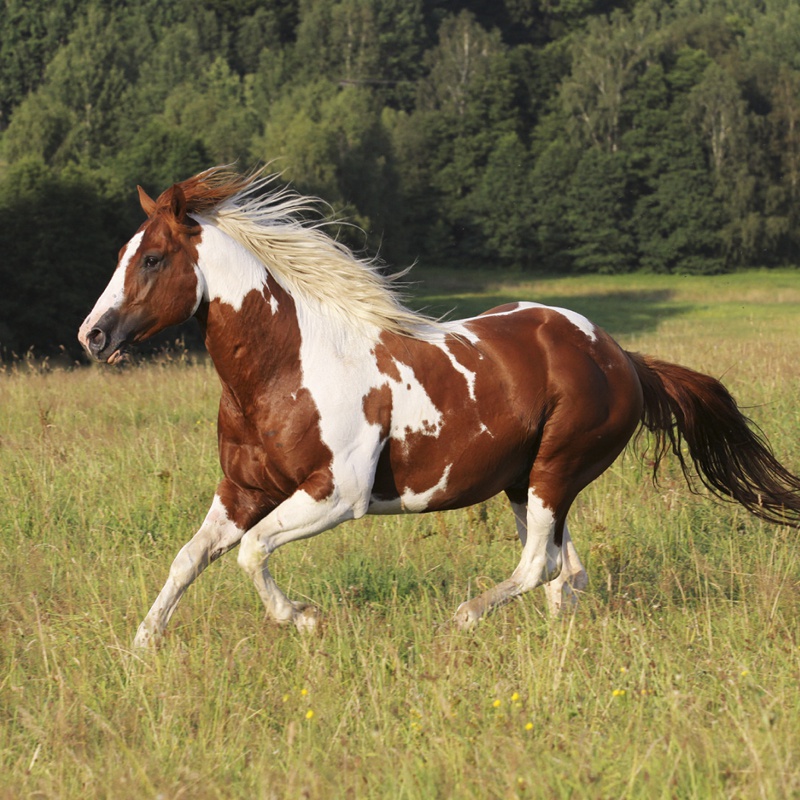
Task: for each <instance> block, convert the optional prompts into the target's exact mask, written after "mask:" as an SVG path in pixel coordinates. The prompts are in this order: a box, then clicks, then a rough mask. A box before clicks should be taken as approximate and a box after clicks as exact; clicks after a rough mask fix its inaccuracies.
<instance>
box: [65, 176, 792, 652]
mask: <svg viewBox="0 0 800 800" xmlns="http://www.w3.org/2000/svg"><path fill="white" fill-rule="evenodd" d="M271 181H272V179H271V178H269V177H265V176H264V175H263V174H261V173H255V174H252V175H249V176H240V175H237V174H235V173H233V172H231V171H230V170H228V169H226V168H222V167H217V168H213V169H211V170H207V171H206V172H203V173H200V174H199V175H197V176H195V177H193V178H190V179H188V180H186V181H183V182H182V183H178V184H176V185H174V186H172V187H171V188H169V189H167V190H166V191H165V192H164V193H163V194H162V195H161V196H160V197H159V198H158V200H155V201H154V200H152V199H151V198H150V197H148V196H147V194H146V193H145V192H144V191H143V190H142V189H141V188H140V189H139V197H140V202H141V205H142V208H143V210H144V212H145V214H146V215H147V219H146V221H145V222H144V223H143V224H142V226H141V227H140V228H139V230H138V232H137V233H136V234H135V235H134V237H133V238H132V239H131V240H130V241H129V242H128V243H127V244H126V245H125V247H123V248H122V250H121V252H120V256H119V264H118V266H117V269H116V271H115V272H114V274H113V276H112V278H111V281H110V283H109V284H108V287H107V288H106V289H105V291H104V292H103V294H102V295H101V296H100V298H99V300H98V301H97V303H96V305H95V307H94V309H93V310H92V312H91V313H90V314H89V316H88V317H87V318H86V320H85V322H84V323H83V325H82V326H81V329H80V333H79V340H80V342H81V343H82V344H83V346H84V347H85V348H86V350H87V351H88V353H89V354H90V355H91V356H92V357H94V358H95V359H97V360H99V361H107V362H108V363H112V364H113V363H115V362H116V361H118V360H119V359H120V358H121V357H122V354H123V353H124V351H125V348H126V347H127V346H128V345H129V344H130V343H133V342H139V341H142V340H144V339H147V338H148V337H150V336H152V335H153V334H155V333H157V332H158V331H160V330H162V329H164V328H166V327H167V326H169V325H175V324H177V323H180V322H183V321H184V320H187V319H189V318H190V317H192V316H195V317H196V318H197V319H198V320H199V322H200V325H201V326H202V328H203V331H204V335H205V344H206V347H207V348H208V352H209V353H210V355H211V358H212V359H213V362H214V365H215V367H216V369H217V372H218V373H219V377H220V380H221V383H222V397H221V400H220V407H219V419H218V438H219V454H220V461H221V464H222V471H223V474H224V477H223V478H222V480H221V482H220V483H219V485H218V487H217V491H216V494H215V496H214V500H213V503H212V504H211V508H210V510H209V512H208V514H207V516H206V518H205V521H204V522H203V524H202V526H201V527H200V529H199V530H198V532H197V533H196V534H195V535H194V537H193V538H192V539H191V540H190V541H189V542H188V543H187V544H186V545H184V547H183V548H182V549H181V550H180V552H179V553H178V555H177V557H176V558H175V560H174V561H173V563H172V566H171V568H170V571H169V577H168V578H167V581H166V583H165V585H164V587H163V589H162V590H161V593H160V594H159V595H158V598H157V599H156V601H155V603H154V604H153V606H152V608H151V609H150V611H149V613H148V614H147V616H146V617H145V619H144V621H143V622H142V624H141V625H140V626H139V630H138V632H137V634H136V639H135V644H136V645H140V646H146V645H148V644H150V643H151V642H154V641H156V640H158V639H159V638H160V637H161V636H162V635H163V633H164V630H165V628H166V626H167V623H168V621H169V619H170V616H171V615H172V613H173V611H174V610H175V607H176V605H177V603H178V601H179V599H180V597H181V596H182V594H183V593H184V591H185V590H186V588H187V587H188V586H189V584H191V583H192V581H193V580H194V579H195V578H196V577H197V576H198V575H199V574H200V573H201V572H202V571H203V570H204V569H205V568H206V567H207V566H208V565H209V564H210V563H211V562H212V561H214V560H215V559H216V558H219V557H220V556H221V555H223V554H224V553H225V552H227V551H228V550H230V549H231V548H233V547H234V546H235V545H237V544H239V545H240V548H239V558H238V560H239V564H240V565H241V566H242V567H243V568H244V570H245V572H246V573H247V574H248V575H250V577H251V578H252V580H253V581H254V583H255V586H256V589H257V590H258V593H259V595H260V596H261V599H262V600H263V602H264V605H265V606H266V609H267V612H268V613H269V614H270V615H271V617H272V618H273V619H275V620H277V621H278V622H294V624H295V625H297V627H298V628H300V629H304V628H313V627H314V625H315V624H316V621H317V612H316V610H315V609H314V607H312V606H308V605H304V604H300V603H297V602H293V601H292V600H290V599H288V598H287V597H286V595H284V594H283V592H282V591H281V590H280V589H279V588H278V586H277V584H276V583H275V581H274V580H273V578H272V576H271V575H270V572H269V569H268V566H267V563H268V559H269V556H270V554H271V553H273V552H274V551H275V550H276V549H277V548H278V547H281V546H282V545H284V544H286V543H287V542H291V541H293V540H295V539H302V538H304V537H308V536H314V535H316V534H318V533H321V532H322V531H325V530H327V529H329V528H333V527H334V526H335V525H338V524H339V523H340V522H343V521H344V520H348V519H354V518H358V517H361V516H362V515H364V514H390V513H403V512H423V511H438V510H441V509H451V508H458V507H463V506H466V505H470V504H473V503H478V502H481V501H483V500H486V499H488V498H490V497H492V496H493V495H495V494H498V493H500V492H505V493H506V495H507V496H508V499H509V501H510V503H511V509H512V511H513V514H514V518H515V520H516V525H517V531H518V534H519V538H520V540H521V543H522V558H521V560H520V562H519V565H518V566H517V568H516V569H515V570H514V572H513V573H512V575H511V577H510V578H508V580H505V581H502V582H501V583H499V584H497V585H496V586H494V587H493V588H491V589H489V590H488V591H485V592H483V594H481V595H479V596H477V597H475V598H473V599H471V600H468V601H467V602H465V603H462V604H461V606H460V607H459V608H458V610H457V612H456V615H455V621H456V624H457V625H459V626H461V627H465V628H466V627H470V626H471V625H473V624H474V623H475V622H476V621H477V620H478V619H480V617H481V616H483V615H484V614H486V613H487V612H489V611H490V610H491V609H493V608H495V607H496V606H498V605H500V604H502V603H505V602H507V601H508V600H510V599H511V598H513V597H515V596H517V595H520V594H522V593H523V592H526V591H528V590H529V589H533V588H534V587H536V586H539V585H540V584H545V587H546V589H547V592H548V600H549V605H550V608H551V610H552V611H553V612H558V611H559V609H560V608H561V607H562V606H564V605H572V604H574V602H575V600H576V593H577V592H579V591H580V590H582V589H584V588H585V586H586V583H587V578H586V572H585V570H584V568H583V565H582V564H581V561H580V559H579V557H578V554H577V552H576V550H575V546H574V544H573V542H572V540H571V539H570V535H569V531H568V529H567V524H566V518H567V512H568V511H569V508H570V506H571V504H572V502H573V501H574V500H575V497H576V496H577V494H578V493H579V492H580V491H581V490H582V489H583V488H584V487H585V486H587V485H588V484H589V483H590V482H591V481H593V480H594V479H595V478H597V477H598V476H599V475H600V474H601V473H602V472H603V471H604V470H605V469H606V468H607V467H608V466H609V465H610V464H611V463H612V462H613V461H614V460H615V459H616V457H617V456H618V455H619V454H620V452H621V451H622V450H623V448H624V447H625V445H626V443H627V442H628V441H629V439H630V438H631V437H632V436H633V434H634V433H635V432H636V431H637V429H639V428H640V426H644V427H645V428H647V429H649V430H650V431H652V432H653V434H654V436H655V448H656V449H655V462H656V467H657V466H658V463H659V462H660V460H661V458H662V456H664V455H665V453H666V452H667V451H668V450H672V452H673V453H674V454H675V455H676V456H677V457H678V459H679V460H680V463H681V466H682V468H683V471H684V474H685V475H686V477H687V480H689V481H691V477H692V473H693V470H691V465H690V464H687V463H686V462H685V461H684V456H683V454H682V450H681V443H682V442H683V441H685V443H686V445H687V446H688V450H689V453H690V455H691V460H692V462H693V464H694V467H695V470H696V472H697V474H698V475H699V478H700V480H701V481H702V482H703V484H705V485H706V486H707V487H708V488H709V489H710V490H711V491H712V492H713V493H715V494H717V495H720V496H722V497H724V498H728V499H731V500H734V501H737V502H739V503H741V504H742V505H743V506H744V507H745V508H747V509H748V510H749V511H751V512H752V513H754V514H755V515H756V516H758V517H761V518H763V519H766V520H770V521H773V522H778V523H785V524H789V525H794V526H798V525H800V478H798V477H796V476H795V475H793V474H792V473H790V472H789V471H788V470H787V469H785V468H784V467H783V466H782V465H781V464H780V463H779V462H778V461H777V460H776V459H775V458H774V457H773V455H772V454H771V451H770V449H769V446H768V444H767V443H766V441H765V440H763V439H762V438H761V437H760V436H759V435H758V434H757V433H755V432H754V431H753V430H752V429H751V428H750V427H749V425H748V421H747V419H746V418H745V417H744V416H743V415H742V413H741V412H740V411H739V409H738V408H737V406H736V403H735V402H734V400H733V398H732V397H731V395H730V394H729V393H728V391H727V390H726V389H725V388H724V387H723V386H722V384H721V383H720V382H719V381H717V380H715V379H714V378H711V377H709V376H706V375H703V374H700V373H698V372H694V371H692V370H690V369H687V368H685V367H681V366H677V365H675V364H668V363H664V362H662V361H658V360H656V359H653V358H650V357H648V356H643V355H638V354H634V353H629V352H626V351H625V350H623V349H622V348H621V347H620V346H619V345H617V344H616V342H614V341H613V340H612V339H611V337H610V336H609V335H608V334H606V333H605V332H604V331H602V330H600V329H599V328H597V327H596V326H595V325H593V324H592V323H591V322H590V321H589V320H588V319H586V318H585V317H583V316H581V315H580V314H577V313H575V312H573V311H568V310H565V309H562V308H550V307H546V306H542V305H539V304H536V303H512V304H509V305H504V306H501V307H499V308H495V309H493V310H491V311H487V312H486V313H485V314H482V315H480V316H477V317H474V318H471V319H466V320H461V321H448V322H443V321H435V320H431V319H429V318H427V317H425V316H423V315H421V314H417V313H414V312H412V311H410V310H408V309H407V308H405V307H404V306H403V305H402V303H401V301H400V300H399V296H398V294H397V291H396V284H394V283H393V282H392V279H391V278H389V277H387V276H385V275H384V274H383V273H382V272H381V270H380V269H379V268H378V267H377V266H376V264H375V263H373V262H370V261H366V260H362V259H359V258H357V257H356V256H354V255H353V254H352V253H351V252H350V251H349V250H348V249H347V248H346V247H344V246H343V245H342V244H340V243H338V242H337V241H335V240H334V239H332V238H331V237H330V236H328V235H327V234H326V233H325V232H324V229H323V228H322V226H321V225H320V224H312V223H309V222H308V221H304V217H305V216H307V215H306V213H305V212H306V211H307V210H308V208H309V203H308V201H307V200H305V199H304V198H302V197H299V196H297V195H295V194H293V193H291V192H289V191H288V190H276V189H274V188H273V185H272V183H271ZM690 485H691V484H690Z"/></svg>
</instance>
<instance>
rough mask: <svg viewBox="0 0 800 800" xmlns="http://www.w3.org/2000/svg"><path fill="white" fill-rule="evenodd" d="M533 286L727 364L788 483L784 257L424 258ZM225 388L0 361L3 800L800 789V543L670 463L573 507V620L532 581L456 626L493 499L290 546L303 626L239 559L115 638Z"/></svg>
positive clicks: (149, 586) (174, 534)
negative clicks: (605, 273) (735, 262)
mask: <svg viewBox="0 0 800 800" xmlns="http://www.w3.org/2000/svg"><path fill="white" fill-rule="evenodd" d="M424 292H427V295H426V294H424ZM519 298H527V299H536V300H540V301H544V302H556V303H560V304H562V305H566V306H570V307H573V308H576V309H578V310H580V311H583V312H584V313H586V314H588V315H589V316H591V317H592V318H594V319H596V320H597V321H599V322H602V323H603V324H604V325H606V326H607V327H608V328H609V329H610V330H611V331H612V332H613V333H615V334H616V335H618V337H619V338H620V340H621V341H622V342H623V344H624V345H625V346H626V347H629V348H632V349H638V350H641V351H645V352H650V353H653V354H655V355H658V356H660V357H663V358H667V359H671V360H676V361H680V362H682V363H685V364H687V365H688V366H692V367H695V368H698V369H703V370H705V371H707V372H711V373H713V374H715V375H720V376H724V379H725V381H726V383H727V384H728V385H729V386H730V387H731V389H732V390H733V391H734V393H735V394H736V395H737V397H738V398H739V400H740V402H741V403H742V404H743V405H747V406H750V407H751V409H750V412H749V413H750V415H751V416H752V417H753V418H754V419H755V420H757V422H758V423H759V424H760V425H761V426H762V427H763V428H764V429H765V431H766V432H767V434H768V435H769V436H770V439H771V441H772V443H773V446H774V448H775V450H776V452H777V453H778V454H779V456H780V457H781V458H782V459H783V460H784V461H785V462H786V463H787V464H789V465H790V466H791V467H793V468H794V470H795V471H798V470H800V436H799V435H798V434H799V433H800V411H799V410H798V408H800V407H799V406H798V402H797V399H798V397H800V372H799V371H798V369H797V363H798V356H800V325H799V324H798V316H799V315H798V311H799V310H800V305H799V303H800V272H798V273H790V272H782V273H759V272H751V273H746V274H741V275H734V276H729V277H720V278H714V279H712V278H667V277H659V276H626V277H623V278H607V277H591V278H589V277H587V278H574V279H572V278H570V279H565V280H546V281H522V280H519V281H517V282H516V283H515V282H513V281H505V282H499V281H497V280H496V276H491V275H489V276H468V277H467V279H466V280H465V279H464V278H463V276H453V275H447V274H443V273H439V274H436V275H434V276H432V281H431V284H430V285H429V286H428V288H427V289H426V287H424V286H423V287H420V297H419V299H418V303H419V304H421V305H427V306H429V307H431V308H435V309H436V310H437V311H441V310H443V308H444V307H452V306H457V307H458V309H460V310H462V311H463V313H474V312H477V311H480V310H483V309H485V308H488V307H489V306H491V305H495V304H496V303H498V302H502V301H505V300H507V299H519ZM217 395H218V385H217V380H216V377H215V375H214V372H213V369H212V368H211V367H210V366H209V365H208V364H206V363H204V362H202V361H200V362H197V363H189V364H182V363H176V364H167V365H151V366H142V367H135V368H129V369H126V370H123V371H118V370H114V369H110V368H91V369H82V370H76V371H70V372H65V371H59V370H54V371H51V372H47V373H42V372H41V371H37V370H34V369H26V368H22V367H21V368H18V369H16V370H10V371H8V372H7V374H5V375H0V509H2V511H3V513H2V515H0V585H2V591H0V797H8V798H19V797H37V798H38V797H41V798H50V797H53V798H86V797H109V798H120V797H131V798H156V797H161V798H230V797H247V798H254V797H257V798H273V797H275V798H297V797H307V798H384V797H386V798H409V799H410V798H420V799H422V798H433V797H442V798H451V797H453V798H473V797H474V798H562V797H563V798H568V797H569V798H612V797H626V798H628V797H630V798H654V797H655V798H710V797H731V798H758V797H762V798H785V797H792V796H795V797H797V796H800V692H798V686H800V648H799V647H798V639H799V638H800V544H799V543H798V535H797V533H796V532H795V531H792V530H789V529H787V528H781V527H775V526H769V525H766V524H762V523H760V522H758V521H757V520H754V519H752V518H751V517H748V516H747V515H746V514H745V513H744V512H743V511H740V510H739V509H737V508H735V507H730V506H727V505H720V504H717V503H712V502H711V501H709V500H707V499H705V498H702V497H696V496H693V495H691V494H690V493H689V492H688V490H687V489H686V487H685V484H684V483H683V480H682V478H681V477H680V475H679V474H678V472H677V470H676V468H675V465H674V464H672V465H670V466H669V467H668V468H667V469H666V470H665V471H664V473H663V476H662V480H661V483H660V485H659V486H658V487H657V488H654V487H653V486H652V484H651V482H650V478H649V470H648V466H647V464H646V463H642V461H641V460H640V459H639V458H637V457H636V456H635V455H634V454H633V453H631V452H627V453H626V454H625V455H624V456H623V457H622V458H621V459H620V460H618V462H617V463H616V464H615V465H614V466H613V467H612V468H611V470H609V472H608V473H607V474H606V475H605V476H603V477H602V478H601V479H600V480H598V481H597V482H595V483H594V484H593V485H592V486H590V487H589V488H588V489H587V490H586V491H585V492H584V493H583V495H582V496H581V497H580V498H579V500H578V502H577V503H576V505H575V508H574V510H573V513H572V515H571V530H572V532H573V537H574V538H575V540H576V543H577V546H578V548H579V551H580V552H581V554H582V556H583V558H584V561H585V562H586V565H587V568H588V570H589V574H590V588H589V592H588V593H587V595H586V596H585V597H584V599H583V602H582V605H581V608H580V610H579V612H578V613H577V614H576V615H574V616H572V617H570V618H567V619H563V620H559V621H557V622H552V621H550V620H548V619H547V618H546V616H545V605H544V598H543V595H542V593H541V592H534V593H531V594H529V595H527V596H526V597H525V598H524V599H522V600H520V601H518V602H515V603H512V604H510V605H509V606H507V607H504V608H502V609H501V610H499V611H498V612H497V613H496V614H495V615H493V616H492V617H490V618H489V619H487V620H486V621H485V622H484V623H482V624H481V625H480V626H479V627H478V628H477V630H476V631H475V632H473V633H469V634H464V633H460V632H458V631H455V630H453V629H452V628H451V627H450V626H449V625H447V624H446V623H447V621H448V619H449V618H450V617H451V615H452V613H453V611H454V610H455V608H456V606H457V605H458V603H459V602H461V601H462V600H464V599H466V598H467V597H469V596H470V595H471V594H472V593H474V592H475V591H477V590H478V589H479V588H480V587H483V586H487V585H491V583H492V582H494V581H498V580H500V579H502V578H504V577H507V576H508V574H509V573H510V572H511V570H512V569H513V567H514V565H515V563H516V558H517V555H518V545H517V544H516V542H515V535H514V526H513V521H512V519H511V516H510V513H509V511H508V510H507V508H506V506H505V503H504V502H503V501H502V500H500V499H496V500H493V501H491V502H489V503H487V504H485V505H482V506H479V507H476V508H473V509H467V510H464V511H459V512H450V513H447V514H441V515H430V516H424V517H403V518H401V517H391V518H383V517H376V518H366V519H364V520H361V521H359V522H358V523H351V524H349V525H345V526H342V527H341V528H339V529H337V530H336V531H334V532H330V533H327V534H325V535H323V536H320V537H318V538H316V539H313V540H310V541H307V542H302V543H297V544H294V545H291V546H289V547H287V548H285V549H284V550H281V551H280V552H279V553H278V554H276V556H275V557H274V558H273V561H272V562H271V566H273V567H274V569H273V572H274V574H275V575H276V577H277V579H278V581H279V583H280V584H281V585H282V587H283V588H285V589H286V590H287V591H288V592H289V593H290V594H291V595H292V596H294V597H296V598H309V599H311V600H313V601H314V602H315V603H317V604H318V605H319V606H320V607H321V609H322V610H323V612H324V618H325V624H324V626H323V628H322V630H321V631H320V632H319V633H318V634H316V635H313V636H302V635H300V634H298V633H297V632H296V631H294V630H289V629H283V628H277V627H275V626H274V625H272V624H270V623H269V622H266V621H265V620H264V616H263V612H262V609H261V606H260V601H259V600H258V598H257V596H256V594H255V591H254V590H253V588H252V587H251V586H250V585H249V583H248V582H247V580H246V579H245V577H244V575H243V574H242V573H241V572H240V570H239V569H238V567H237V565H236V562H235V558H234V557H232V556H233V554H231V555H229V556H228V557H227V558H224V559H222V560H221V561H220V562H219V563H217V564H214V565H213V566H212V567H211V568H210V569H209V570H208V571H207V572H206V573H205V574H204V575H203V576H202V577H201V578H200V580H199V581H198V582H197V583H196V584H195V585H194V586H193V587H192V588H191V589H190V590H189V591H188V592H187V594H186V596H185V597H184V599H183V601H182V603H181V605H180V606H179V608H178V610H177V612H176V614H175V617H174V618H173V621H172V624H171V627H170V629H169V636H168V639H167V642H166V644H165V646H164V647H163V648H162V649H161V650H160V651H159V652H157V653H155V654H145V655H140V654H136V653H133V652H132V651H131V650H130V642H131V640H132V638H133V635H134V633H135V630H136V626H137V625H138V623H139V621H140V620H141V618H142V616H143V615H144V613H145V612H146V611H147V609H148V608H149V605H150V603H151V602H152V601H153V599H154V598H155V595H156V593H157V591H158V590H159V589H160V587H161V585H162V582H163V580H164V578H165V577H166V574H167V570H168V568H169V564H170V561H171V560H172V557H173V556H174V554H175V553H176V552H177V550H178V548H179V547H180V545H181V544H183V542H185V541H186V539H187V538H188V537H189V536H190V535H191V533H193V531H194V530H195V528H196V527H197V525H198V524H199V523H200V521H201V520H202V518H203V516H204V514H205V511H206V508H207V506H208V504H209V502H210V499H211V496H212V493H213V489H214V486H215V483H216V480H217V478H218V474H219V473H218V466H217V462H216V444H215V434H214V421H215V417H216V402H217Z"/></svg>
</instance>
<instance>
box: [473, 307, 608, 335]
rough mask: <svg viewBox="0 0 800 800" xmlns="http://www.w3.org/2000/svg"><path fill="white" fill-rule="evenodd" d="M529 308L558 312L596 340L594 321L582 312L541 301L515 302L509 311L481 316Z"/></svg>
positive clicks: (504, 313)
mask: <svg viewBox="0 0 800 800" xmlns="http://www.w3.org/2000/svg"><path fill="white" fill-rule="evenodd" d="M531 308H546V309H549V310H550V311H555V312H557V313H558V314H561V316H562V317H564V318H565V319H567V320H569V322H571V323H572V324H573V325H574V326H575V327H576V328H577V329H578V330H579V331H581V333H583V334H585V335H586V336H587V337H588V338H589V339H590V340H591V341H593V342H596V341H597V329H596V328H595V326H594V323H593V322H591V321H590V320H588V319H586V317H584V316H583V314H579V313H578V312H577V311H572V310H570V309H569V308H559V307H558V306H546V305H543V304H542V303H517V305H516V307H515V308H512V309H510V310H509V311H495V312H490V313H487V314H482V315H481V316H483V317H505V316H509V315H511V314H516V313H518V312H520V311H525V310H527V309H531ZM474 319H478V318H474ZM470 321H474V320H470Z"/></svg>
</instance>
